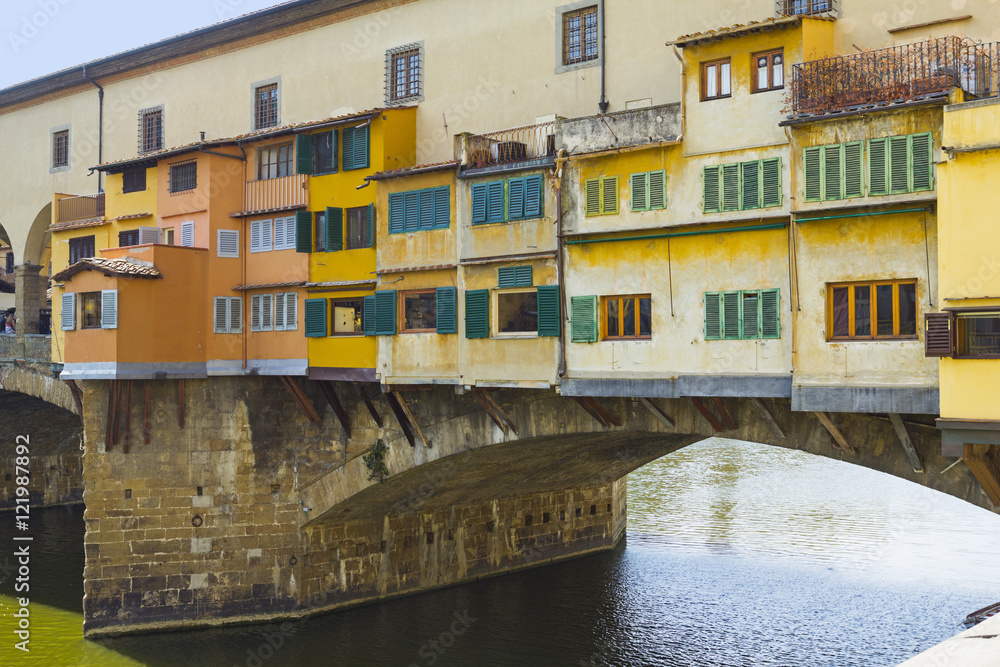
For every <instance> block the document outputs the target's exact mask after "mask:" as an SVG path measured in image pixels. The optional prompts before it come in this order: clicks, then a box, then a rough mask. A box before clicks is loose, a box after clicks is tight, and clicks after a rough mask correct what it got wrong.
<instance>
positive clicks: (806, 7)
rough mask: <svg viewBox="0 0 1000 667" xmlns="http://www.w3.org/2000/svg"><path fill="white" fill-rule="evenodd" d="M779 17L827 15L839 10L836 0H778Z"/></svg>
mask: <svg viewBox="0 0 1000 667" xmlns="http://www.w3.org/2000/svg"><path fill="white" fill-rule="evenodd" d="M777 3H778V16H802V15H809V14H826V13H828V12H833V11H835V10H836V9H837V8H836V7H835V6H834V4H835V0H777Z"/></svg>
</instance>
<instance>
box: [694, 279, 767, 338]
mask: <svg viewBox="0 0 1000 667" xmlns="http://www.w3.org/2000/svg"><path fill="white" fill-rule="evenodd" d="M779 338H781V290H778V289H761V290H730V291H726V292H705V340H776V339H779Z"/></svg>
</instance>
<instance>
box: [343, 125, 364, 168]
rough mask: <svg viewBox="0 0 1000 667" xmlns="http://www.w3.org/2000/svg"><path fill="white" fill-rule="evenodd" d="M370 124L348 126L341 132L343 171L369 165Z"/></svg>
mask: <svg viewBox="0 0 1000 667" xmlns="http://www.w3.org/2000/svg"><path fill="white" fill-rule="evenodd" d="M369 129H370V126H368V125H365V126H363V127H348V128H345V129H344V133H343V153H344V171H353V170H355V169H367V168H368V167H369V162H370V159H369V157H370V156H369V153H370V151H369V138H370V135H369V132H368V130H369Z"/></svg>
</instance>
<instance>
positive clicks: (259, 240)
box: [250, 213, 311, 252]
mask: <svg viewBox="0 0 1000 667" xmlns="http://www.w3.org/2000/svg"><path fill="white" fill-rule="evenodd" d="M307 215H310V216H311V214H308V213H307ZM296 228H297V224H296V217H295V216H285V217H281V218H274V219H273V220H271V219H267V220H251V221H250V252H270V251H271V250H296V249H297V248H296V241H297V239H298V235H297V233H296V231H297V230H296ZM307 231H308V230H307Z"/></svg>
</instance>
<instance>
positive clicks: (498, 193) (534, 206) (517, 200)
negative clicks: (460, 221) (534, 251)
mask: <svg viewBox="0 0 1000 667" xmlns="http://www.w3.org/2000/svg"><path fill="white" fill-rule="evenodd" d="M544 185H545V181H544V179H543V177H542V176H541V175H535V176H525V177H524V178H511V179H507V180H502V181H490V182H488V183H476V184H474V185H473V186H472V187H471V188H470V198H471V200H472V224H473V225H487V224H493V223H498V222H512V221H515V220H530V219H532V218H540V217H542V216H543V215H544V214H545V201H544V200H545V188H544Z"/></svg>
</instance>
